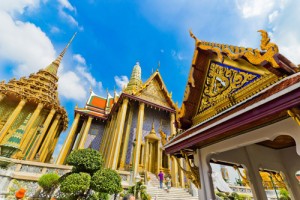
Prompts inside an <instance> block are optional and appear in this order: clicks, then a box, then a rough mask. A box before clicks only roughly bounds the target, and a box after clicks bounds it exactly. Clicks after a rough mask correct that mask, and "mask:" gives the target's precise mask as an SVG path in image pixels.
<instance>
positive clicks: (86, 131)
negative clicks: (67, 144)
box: [78, 116, 93, 149]
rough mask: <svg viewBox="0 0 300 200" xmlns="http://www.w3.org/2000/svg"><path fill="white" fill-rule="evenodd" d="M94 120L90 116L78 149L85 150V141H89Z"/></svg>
mask: <svg viewBox="0 0 300 200" xmlns="http://www.w3.org/2000/svg"><path fill="white" fill-rule="evenodd" d="M92 120H93V117H91V116H89V118H88V120H87V122H86V125H85V128H84V131H83V134H82V137H81V140H80V142H79V145H78V149H84V144H85V141H86V139H87V136H88V133H89V130H90V128H91V124H92Z"/></svg>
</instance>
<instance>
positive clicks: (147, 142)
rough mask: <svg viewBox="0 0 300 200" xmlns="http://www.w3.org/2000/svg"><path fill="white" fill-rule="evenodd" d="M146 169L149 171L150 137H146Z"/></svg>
mask: <svg viewBox="0 0 300 200" xmlns="http://www.w3.org/2000/svg"><path fill="white" fill-rule="evenodd" d="M144 157H145V159H144V169H145V170H146V171H149V168H148V160H149V141H148V138H145V151H144Z"/></svg>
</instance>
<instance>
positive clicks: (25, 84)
mask: <svg viewBox="0 0 300 200" xmlns="http://www.w3.org/2000/svg"><path fill="white" fill-rule="evenodd" d="M74 36H75V35H74ZM74 36H73V38H74ZM73 38H72V39H71V41H72V40H73ZM71 41H70V42H69V44H68V45H67V46H66V48H65V49H64V50H63V51H62V52H61V54H60V55H59V56H58V57H57V58H56V60H54V61H53V62H52V63H51V64H50V65H49V66H47V67H46V68H44V69H41V70H39V71H38V72H37V73H33V74H30V75H29V77H21V78H20V79H19V80H17V79H15V78H13V79H11V80H10V81H8V82H7V83H5V82H4V81H2V82H0V148H1V151H0V156H3V157H8V158H16V159H23V160H34V161H40V162H49V161H50V160H51V157H52V154H53V151H54V149H55V146H56V143H57V141H58V138H59V135H60V133H61V132H62V131H63V130H65V129H66V128H67V125H68V117H67V113H66V110H65V109H64V108H63V107H62V106H61V105H60V102H59V98H58V92H57V82H58V76H57V70H58V67H59V65H60V63H61V60H62V58H63V56H64V54H65V52H66V50H67V48H68V46H69V45H70V43H71Z"/></svg>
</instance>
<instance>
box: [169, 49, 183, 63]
mask: <svg viewBox="0 0 300 200" xmlns="http://www.w3.org/2000/svg"><path fill="white" fill-rule="evenodd" d="M171 55H172V57H173V58H174V59H176V60H179V61H181V60H183V59H184V57H183V56H182V54H181V53H178V52H176V51H175V50H172V51H171Z"/></svg>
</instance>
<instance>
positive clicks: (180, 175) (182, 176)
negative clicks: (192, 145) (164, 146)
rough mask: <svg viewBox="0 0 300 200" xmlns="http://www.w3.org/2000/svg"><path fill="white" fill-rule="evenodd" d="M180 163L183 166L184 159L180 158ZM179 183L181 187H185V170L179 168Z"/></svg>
mask: <svg viewBox="0 0 300 200" xmlns="http://www.w3.org/2000/svg"><path fill="white" fill-rule="evenodd" d="M180 165H181V166H182V167H183V159H182V158H181V159H180ZM179 184H180V187H182V188H184V187H185V184H184V174H183V171H182V170H181V169H179Z"/></svg>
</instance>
